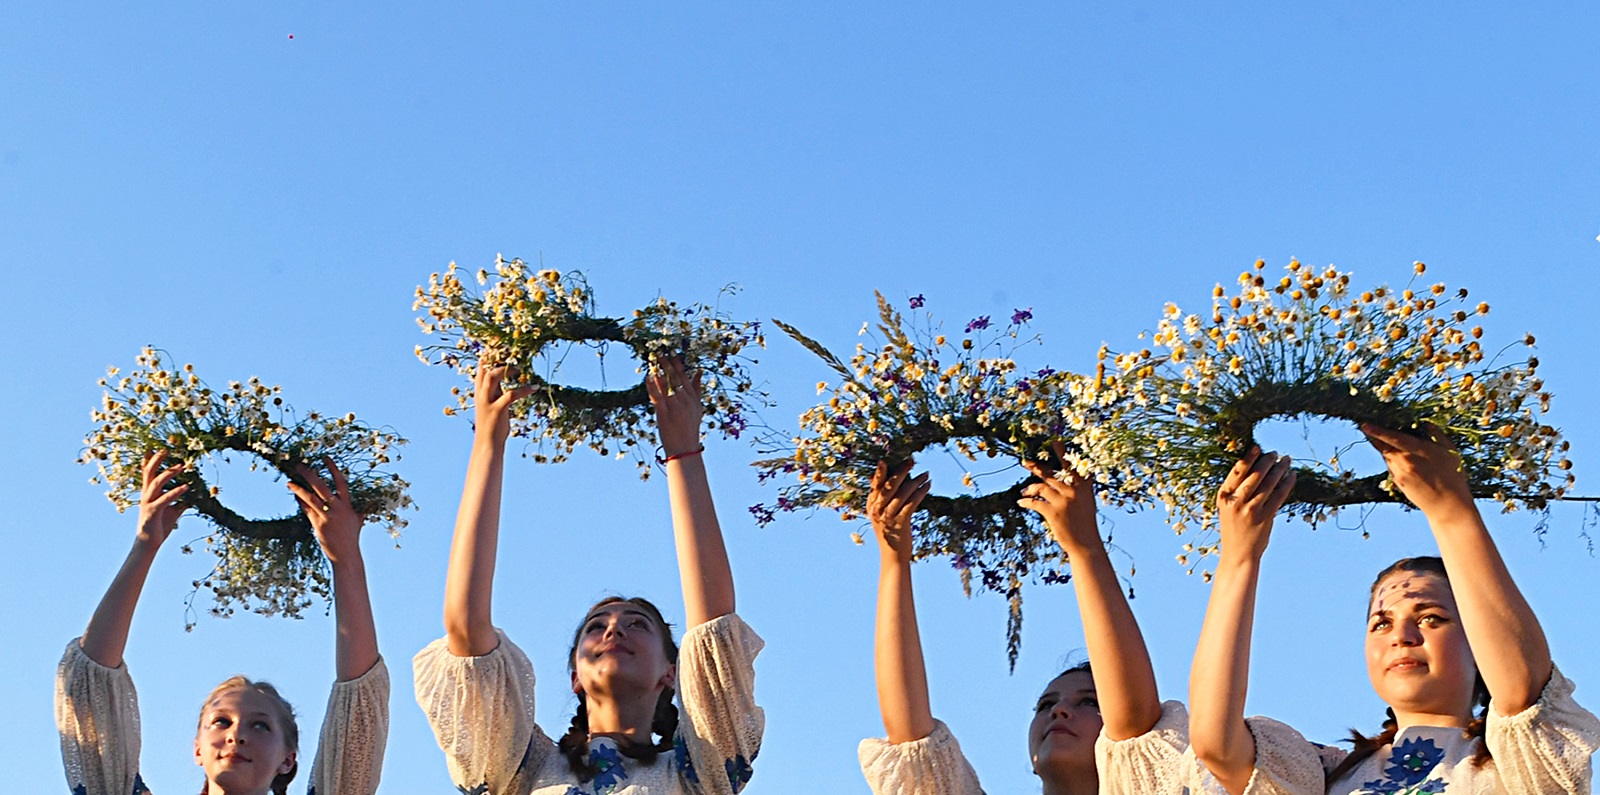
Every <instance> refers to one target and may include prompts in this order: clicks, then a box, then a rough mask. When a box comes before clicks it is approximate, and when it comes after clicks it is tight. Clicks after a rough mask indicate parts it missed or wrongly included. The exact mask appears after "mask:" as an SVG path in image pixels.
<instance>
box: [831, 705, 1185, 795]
mask: <svg viewBox="0 0 1600 795" xmlns="http://www.w3.org/2000/svg"><path fill="white" fill-rule="evenodd" d="M1188 750H1189V713H1188V711H1187V710H1185V709H1184V708H1183V704H1181V703H1179V702H1176V701H1168V702H1166V703H1164V704H1162V705H1161V718H1160V720H1158V721H1156V725H1155V726H1154V727H1152V728H1151V729H1150V731H1148V732H1145V733H1144V734H1141V735H1139V736H1138V737H1130V738H1128V739H1126V740H1111V739H1109V738H1107V737H1106V736H1105V734H1104V733H1102V734H1101V735H1100V737H1099V738H1098V739H1096V740H1095V743H1094V753H1095V767H1096V768H1097V769H1098V771H1099V774H1100V792H1101V793H1102V795H1182V793H1184V792H1186V791H1187V790H1186V785H1187V783H1188V776H1189V769H1190V765H1189V764H1188V763H1187V762H1186V761H1185V756H1186V754H1187V753H1188ZM858 753H859V756H860V757H861V772H862V774H863V775H865V776H866V778H867V784H868V785H869V786H871V787H872V791H873V793H875V795H983V789H982V787H980V786H979V785H978V774H977V773H976V772H975V771H974V770H973V769H972V765H971V764H969V763H968V762H967V758H966V757H965V756H963V755H962V753H961V746H960V745H959V744H958V743H957V742H956V738H955V736H954V735H952V734H951V733H950V729H949V728H948V727H947V726H945V725H944V723H943V722H942V721H934V728H933V732H932V733H931V734H929V735H928V736H927V737H924V738H922V739H920V740H913V741H911V742H908V743H891V742H889V741H888V740H885V739H882V738H872V739H867V740H862V741H861V747H860V750H859V752H858Z"/></svg>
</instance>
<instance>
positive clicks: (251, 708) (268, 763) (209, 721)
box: [194, 689, 295, 793]
mask: <svg viewBox="0 0 1600 795" xmlns="http://www.w3.org/2000/svg"><path fill="white" fill-rule="evenodd" d="M283 729H284V727H283V723H282V718H281V716H280V715H279V713H278V710H277V704H276V703H275V702H274V701H273V700H272V699H270V698H268V697H267V696H265V695H263V694H261V693H257V692H256V691H254V690H247V689H242V690H229V691H227V692H225V693H221V694H219V695H218V696H217V697H216V698H214V699H212V700H211V703H210V704H207V705H206V708H205V711H204V712H202V713H201V715H200V732H199V734H198V735H196V736H195V739H194V761H195V764H197V765H199V766H200V767H201V768H202V769H203V770H205V772H206V780H207V781H209V782H211V784H212V785H213V786H214V787H215V788H216V789H220V790H221V791H223V792H227V793H265V792H267V791H268V790H269V789H270V788H271V786H272V780H273V779H274V778H277V777H278V776H279V775H282V774H284V773H287V772H289V770H290V769H292V768H293V767H294V757H295V754H294V751H292V750H290V749H289V747H288V745H287V742H286V740H285V737H284V733H283Z"/></svg>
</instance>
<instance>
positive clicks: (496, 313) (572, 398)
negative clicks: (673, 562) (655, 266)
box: [413, 257, 766, 478]
mask: <svg viewBox="0 0 1600 795" xmlns="http://www.w3.org/2000/svg"><path fill="white" fill-rule="evenodd" d="M477 283H478V286H479V287H480V288H486V289H483V290H482V291H481V293H474V292H472V291H469V289H468V288H467V287H466V286H465V285H464V284H463V282H462V279H461V278H460V276H458V274H457V268H456V264H455V263H453V262H452V263H450V267H449V268H448V269H446V270H445V272H444V273H442V274H439V273H435V274H433V275H432V276H430V277H429V278H428V284H427V285H426V286H425V287H418V288H417V292H416V303H415V305H414V306H413V309H414V310H422V311H424V313H425V316H424V317H420V318H418V319H417V323H418V325H419V326H421V328H422V332H423V333H424V334H429V335H436V336H437V339H438V342H437V343H436V344H433V345H418V346H417V347H416V355H417V358H418V359H420V360H422V362H423V363H424V364H430V365H432V364H440V365H444V366H446V367H449V368H452V369H454V370H455V371H456V372H458V373H460V374H461V375H464V376H466V377H467V379H468V381H469V382H471V380H472V379H473V378H474V377H475V376H476V375H477V370H478V368H479V367H482V366H496V365H501V364H506V365H512V366H514V367H516V368H517V370H518V372H519V373H520V378H521V381H520V383H524V384H527V383H531V384H533V385H535V386H537V387H538V388H537V390H536V391H535V392H534V394H532V395H530V396H529V397H527V398H525V399H523V400H520V401H518V402H517V403H516V405H515V406H513V407H512V419H511V429H512V430H511V432H512V434H513V435H514V436H520V437H523V438H526V439H530V440H532V441H533V442H534V443H535V445H536V448H535V451H534V453H533V459H534V460H535V461H536V462H539V463H547V462H548V463H559V462H562V461H565V460H567V458H568V456H569V455H571V453H572V451H573V450H575V449H576V448H577V447H578V446H579V445H584V446H587V447H589V448H591V449H593V450H595V451H596V452H598V453H600V454H601V455H610V454H611V453H612V452H613V451H616V453H617V457H618V458H622V457H624V456H626V455H628V454H629V453H630V452H631V453H632V456H633V458H634V461H635V463H636V464H637V465H638V467H639V469H640V477H641V478H648V477H649V475H650V464H651V462H652V460H653V458H654V456H652V455H646V451H650V450H653V448H654V445H655V441H654V432H653V429H654V426H655V414H654V413H653V412H651V411H650V409H649V405H650V399H649V396H648V394H646V392H645V387H644V381H643V379H642V378H641V379H640V380H639V381H637V382H635V383H632V384H630V385H629V386H627V387H625V388H621V389H599V390H591V389H584V388H582V387H576V386H567V385H563V384H559V383H555V382H554V379H555V376H556V373H557V372H558V371H559V370H560V367H561V363H562V361H563V357H564V356H565V355H566V353H567V352H569V351H570V349H571V348H570V345H565V346H563V345H555V343H570V344H584V345H590V346H593V347H594V348H596V352H597V355H598V356H600V357H601V359H602V360H603V359H604V357H605V354H606V352H607V350H608V348H609V346H610V344H611V343H616V344H619V345H622V346H624V347H626V348H627V349H628V351H629V352H630V353H631V354H632V355H633V357H634V358H635V359H637V360H638V361H639V362H643V363H649V362H652V361H654V360H655V357H656V356H658V355H668V356H681V357H683V361H684V366H685V367H686V368H688V369H689V370H691V371H694V370H698V371H699V373H700V386H701V392H702V394H703V395H704V397H705V402H706V415H707V423H708V424H709V425H710V426H711V427H712V428H715V429H716V430H718V431H720V432H722V434H723V435H724V436H727V437H729V438H734V439H737V438H738V437H739V435H740V434H741V433H743V432H744V431H745V430H746V428H747V427H748V426H749V414H750V413H751V411H752V408H753V406H756V405H760V404H762V403H764V402H765V395H764V394H763V393H762V392H761V391H760V390H758V389H757V388H756V387H755V385H754V383H753V382H752V380H751V377H750V375H749V372H748V370H747V365H749V364H754V363H755V361H754V360H753V359H751V358H749V357H747V356H746V355H744V351H745V348H746V347H747V346H749V345H752V344H754V345H756V346H757V347H765V345H766V340H765V339H764V338H763V336H762V334H761V327H760V324H759V323H738V322H735V321H732V320H730V319H729V318H728V317H727V316H725V315H723V314H722V313H720V312H719V311H717V310H716V309H715V308H714V307H710V306H705V305H702V304H691V305H688V306H681V305H679V304H677V303H674V302H671V301H668V300H666V299H664V298H658V299H657V300H656V301H655V302H654V303H652V304H650V305H649V306H647V307H645V308H643V309H639V310H636V311H635V312H634V313H633V316H632V318H631V319H628V320H622V319H618V318H608V317H600V316H598V315H597V314H596V313H595V310H594V296H593V294H592V292H591V291H590V289H589V285H588V282H587V281H585V279H584V277H583V275H582V274H581V273H578V272H572V273H567V274H562V273H560V272H559V271H555V270H549V269H545V270H539V271H534V270H532V269H530V268H529V267H528V265H527V263H525V262H523V261H522V260H520V259H512V260H507V259H505V258H504V257H497V258H496V260H495V268H494V271H493V272H492V273H491V272H490V271H488V270H486V269H485V270H479V271H478V273H477ZM733 289H734V288H732V287H729V288H725V291H732V290H733ZM645 366H648V365H645V364H642V365H640V367H639V369H640V370H642V369H643V367H645ZM450 391H451V393H452V394H453V395H455V397H456V405H454V406H447V407H446V408H445V410H444V412H445V414H447V415H455V414H457V413H458V412H461V411H464V410H466V409H468V408H470V407H471V406H472V404H473V388H472V387H471V386H470V383H469V386H467V387H466V388H465V389H463V388H461V387H453V388H452V389H451V390H450Z"/></svg>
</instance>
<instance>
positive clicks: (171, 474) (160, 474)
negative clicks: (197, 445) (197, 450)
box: [137, 450, 189, 547]
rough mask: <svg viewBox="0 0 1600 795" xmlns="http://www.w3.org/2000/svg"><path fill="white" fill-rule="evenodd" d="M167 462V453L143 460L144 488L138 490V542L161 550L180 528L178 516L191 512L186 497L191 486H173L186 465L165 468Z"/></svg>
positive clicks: (185, 484)
mask: <svg viewBox="0 0 1600 795" xmlns="http://www.w3.org/2000/svg"><path fill="white" fill-rule="evenodd" d="M166 460H167V454H166V452H165V451H160V450H158V451H155V452H152V453H149V454H147V455H146V456H145V457H144V467H143V473H144V478H143V486H142V487H141V488H140V490H139V535H138V537H137V541H138V543H140V544H145V545H148V546H151V547H160V546H161V544H162V542H164V541H166V540H167V536H170V535H172V530H173V528H175V527H177V526H178V517H179V516H181V515H182V514H183V512H184V511H185V510H188V508H189V506H188V505H185V504H184V502H183V495H184V493H185V492H187V491H188V490H189V484H187V483H179V484H178V485H173V484H174V483H175V482H176V479H177V478H178V477H179V476H181V475H182V474H183V469H184V466H183V464H174V465H172V466H170V467H165V468H163V467H162V466H161V464H162V462H164V461H166Z"/></svg>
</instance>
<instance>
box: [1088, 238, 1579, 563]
mask: <svg viewBox="0 0 1600 795" xmlns="http://www.w3.org/2000/svg"><path fill="white" fill-rule="evenodd" d="M1265 268H1266V264H1265V263H1264V262H1261V261H1257V262H1256V263H1255V266H1254V267H1253V268H1251V269H1249V270H1246V271H1245V272H1244V273H1242V274H1240V275H1239V279H1238V284H1239V290H1238V292H1237V293H1235V294H1233V295H1231V296H1230V295H1228V294H1227V292H1226V291H1225V290H1224V289H1223V287H1222V286H1221V285H1218V286H1217V287H1216V289H1215V290H1214V291H1213V297H1212V304H1211V311H1210V313H1208V315H1199V314H1185V313H1184V312H1183V310H1181V309H1180V308H1178V306H1177V305H1175V304H1167V307H1166V311H1165V313H1164V316H1163V317H1162V319H1161V321H1160V323H1159V324H1158V325H1157V327H1156V330H1155V331H1154V332H1153V333H1152V334H1150V335H1149V337H1148V339H1149V340H1150V342H1151V343H1152V344H1151V345H1150V347H1148V348H1144V349H1143V350H1140V351H1137V352H1133V353H1124V354H1118V355H1116V356H1114V357H1113V358H1112V359H1111V361H1112V362H1113V363H1114V367H1115V375H1114V378H1115V379H1116V380H1117V381H1119V383H1118V385H1117V388H1119V389H1122V390H1125V391H1126V392H1127V393H1128V394H1129V395H1130V397H1131V398H1132V399H1131V400H1129V401H1126V402H1125V403H1124V404H1122V405H1123V406H1124V409H1123V410H1122V411H1121V412H1120V413H1119V417H1118V418H1117V419H1116V421H1115V422H1111V423H1108V424H1107V425H1105V426H1103V427H1104V428H1105V430H1106V432H1104V433H1102V434H1100V435H1099V436H1097V437H1096V438H1095V439H1094V440H1093V442H1091V443H1089V444H1086V445H1084V446H1083V447H1082V448H1081V451H1082V455H1083V456H1084V457H1085V459H1086V461H1085V462H1084V465H1085V466H1088V467H1091V468H1101V467H1103V468H1106V469H1114V470H1119V471H1120V472H1121V473H1122V476H1123V487H1124V496H1125V497H1127V498H1128V499H1130V500H1134V501H1140V500H1142V501H1147V502H1152V503H1161V504H1163V505H1165V506H1166V509H1167V512H1168V517H1169V520H1171V521H1172V523H1173V527H1174V529H1176V530H1177V531H1178V532H1179V533H1182V532H1184V530H1185V529H1187V528H1188V527H1191V526H1193V527H1197V528H1198V529H1200V530H1201V531H1203V532H1204V533H1209V532H1210V531H1211V530H1212V529H1214V525H1215V521H1216V515H1215V508H1214V506H1213V504H1212V502H1213V500H1214V498H1215V494H1216V492H1217V489H1218V488H1219V487H1220V485H1221V484H1222V481H1223V479H1224V477H1225V476H1226V475H1227V472H1228V469H1229V468H1230V467H1231V466H1232V465H1233V463H1234V462H1235V461H1236V460H1237V459H1238V458H1239V457H1240V456H1241V455H1242V454H1243V453H1244V452H1245V451H1246V450H1248V449H1249V448H1250V447H1251V445H1253V444H1254V442H1255V440H1254V429H1255V426H1256V424H1257V423H1259V422H1261V421H1263V420H1266V419H1270V418H1297V417H1300V418H1304V417H1317V418H1328V419H1339V420H1348V421H1350V422H1353V423H1357V424H1360V423H1368V422H1370V423H1374V424H1376V425H1380V426H1383V427H1388V428H1396V429H1400V430H1405V431H1408V432H1413V433H1419V434H1420V433H1421V431H1419V430H1418V428H1419V427H1420V426H1421V425H1422V424H1424V423H1427V424H1432V425H1434V426H1436V427H1438V428H1439V429H1441V430H1443V431H1444V432H1445V433H1446V434H1447V435H1448V436H1449V437H1450V438H1451V439H1452V440H1454V442H1455V444H1456V446H1457V448H1458V450H1459V451H1460V453H1461V462H1462V468H1463V470H1464V471H1465V473H1466V475H1467V480H1468V482H1469V484H1470V485H1471V488H1472V493H1473V494H1474V495H1475V496H1477V497H1482V498H1492V499H1494V500H1496V501H1498V502H1500V503H1502V504H1503V505H1504V507H1505V510H1507V511H1511V510H1515V509H1517V508H1519V507H1522V508H1529V509H1535V510H1539V509H1544V508H1545V507H1546V506H1547V504H1548V503H1549V501H1551V500H1558V499H1563V498H1565V495H1566V494H1567V492H1568V490H1569V489H1571V487H1572V484H1573V476H1572V474H1571V472H1570V470H1571V467H1572V464H1571V462H1570V461H1569V460H1568V459H1567V458H1566V453H1567V451H1568V449H1569V444H1568V443H1567V442H1566V441H1563V440H1562V439H1561V435H1560V433H1559V432H1558V431H1557V430H1556V429H1555V428H1552V427H1550V426H1549V425H1546V424H1544V423H1543V422H1541V420H1540V418H1541V417H1542V416H1543V414H1544V413H1545V412H1547V411H1548V410H1549V408H1550V393H1549V392H1547V391H1545V389H1544V382H1543V380H1542V379H1540V378H1539V377H1538V376H1537V375H1536V374H1535V371H1536V369H1537V368H1538V365H1539V360H1538V359H1537V358H1536V357H1533V356H1531V355H1525V353H1526V350H1527V349H1531V348H1533V346H1534V337H1533V335H1531V334H1529V335H1527V336H1526V337H1525V338H1523V339H1522V340H1520V341H1517V342H1513V343H1511V344H1509V345H1506V346H1505V347H1504V348H1502V349H1499V350H1498V351H1492V352H1486V351H1485V349H1484V344H1483V342H1482V338H1483V336H1484V330H1483V327H1482V326H1481V325H1479V323H1480V322H1481V321H1480V318H1481V317H1482V316H1484V315H1487V314H1488V313H1489V305H1488V304H1487V303H1473V302H1472V301H1470V300H1469V299H1468V298H1467V291H1466V290H1465V289H1460V290H1455V291H1453V292H1452V291H1451V290H1450V289H1449V288H1448V287H1446V286H1445V285H1444V284H1443V283H1437V284H1432V285H1424V284H1419V279H1420V277H1422V275H1423V273H1424V272H1425V271H1426V266H1425V265H1423V264H1422V263H1420V262H1418V263H1416V264H1415V266H1414V268H1413V274H1412V278H1411V281H1410V283H1408V284H1407V285H1406V287H1404V288H1403V289H1400V290H1395V289H1392V288H1390V287H1388V286H1380V287H1376V288H1373V289H1371V290H1366V291H1361V292H1357V291H1355V290H1353V289H1352V288H1351V287H1350V274H1349V273H1347V272H1342V271H1339V270H1337V269H1335V268H1332V267H1329V268H1326V269H1323V270H1317V269H1315V268H1309V267H1306V266H1304V265H1302V264H1301V263H1299V262H1298V261H1291V262H1290V263H1289V264H1288V266H1287V268H1286V275H1284V276H1283V277H1282V278H1281V279H1278V280H1277V281H1270V280H1269V279H1270V277H1269V276H1268V275H1267V274H1266V273H1265V272H1264V270H1265ZM1140 338H1141V339H1145V338H1146V335H1143V334H1141V335H1140ZM1107 355H1108V354H1107V351H1106V349H1104V348H1102V349H1101V362H1102V366H1104V363H1105V360H1106V358H1107ZM1296 472H1297V474H1298V480H1297V482H1296V484H1295V487H1294V490H1293V492H1291V493H1290V495H1289V501H1288V503H1287V505H1286V506H1285V509H1286V510H1287V511H1288V513H1289V514H1290V515H1291V516H1296V517H1299V518H1302V519H1304V520H1306V521H1307V522H1310V523H1312V524H1313V525H1315V524H1316V523H1318V522H1321V521H1323V520H1325V519H1327V518H1329V517H1330V516H1331V515H1332V514H1333V513H1334V512H1335V511H1337V510H1338V509H1339V507H1340V506H1345V505H1353V504H1360V503H1379V502H1403V501H1404V498H1403V497H1402V496H1401V495H1400V493H1399V491H1398V490H1397V489H1396V488H1395V487H1394V484H1393V483H1392V482H1391V481H1390V480H1389V477H1388V473H1387V472H1384V473H1381V474H1376V475H1367V476H1364V477H1363V476H1358V475H1357V474H1356V473H1355V472H1354V471H1353V470H1351V469H1348V468H1346V467H1344V466H1343V465H1342V464H1341V462H1340V460H1339V455H1338V453H1337V452H1336V453H1335V454H1334V455H1333V456H1332V457H1331V458H1330V459H1328V460H1327V461H1317V462H1307V463H1303V464H1302V465H1301V466H1300V467H1298V468H1297V470H1296ZM1214 550H1215V546H1214V545H1208V544H1201V545H1199V546H1198V547H1196V546H1195V545H1193V544H1191V545H1188V546H1186V547H1185V553H1186V554H1185V555H1182V556H1180V557H1179V560H1180V562H1182V563H1185V564H1187V563H1188V558H1187V553H1189V552H1194V551H1198V552H1200V553H1201V554H1202V555H1203V554H1206V553H1209V552H1213V551H1214Z"/></svg>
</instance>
